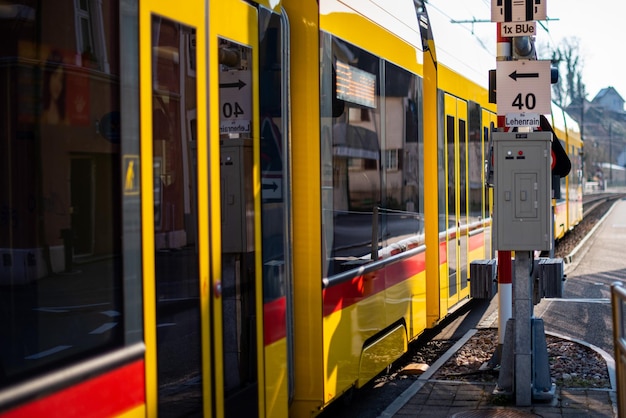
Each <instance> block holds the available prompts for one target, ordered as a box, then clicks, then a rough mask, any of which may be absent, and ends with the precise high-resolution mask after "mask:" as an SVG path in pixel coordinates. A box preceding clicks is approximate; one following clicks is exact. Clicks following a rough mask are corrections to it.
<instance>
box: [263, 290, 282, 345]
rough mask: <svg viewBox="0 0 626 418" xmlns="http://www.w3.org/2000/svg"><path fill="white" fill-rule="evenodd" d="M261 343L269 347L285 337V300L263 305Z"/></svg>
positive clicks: (279, 299)
mask: <svg viewBox="0 0 626 418" xmlns="http://www.w3.org/2000/svg"><path fill="white" fill-rule="evenodd" d="M263 316H264V318H263V323H264V326H263V341H264V343H265V345H270V344H272V343H274V342H276V341H278V340H281V339H283V338H286V337H287V298H285V297H284V296H283V297H280V298H278V299H274V300H273V301H271V302H267V303H264V304H263Z"/></svg>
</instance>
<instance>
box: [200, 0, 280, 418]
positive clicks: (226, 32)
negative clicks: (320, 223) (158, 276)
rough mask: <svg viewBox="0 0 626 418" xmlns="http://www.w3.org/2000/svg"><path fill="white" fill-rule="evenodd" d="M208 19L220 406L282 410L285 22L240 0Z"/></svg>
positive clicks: (220, 5) (252, 411)
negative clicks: (217, 220) (217, 209)
mask: <svg viewBox="0 0 626 418" xmlns="http://www.w3.org/2000/svg"><path fill="white" fill-rule="evenodd" d="M209 16H210V23H209V27H210V28H209V37H208V48H209V71H208V72H209V74H210V77H209V92H210V98H209V108H210V111H209V112H210V113H209V121H210V123H209V125H210V128H209V129H210V131H209V132H210V134H209V155H210V163H209V166H210V170H211V172H210V173H209V177H210V178H211V185H212V186H217V185H218V184H219V188H217V187H213V188H212V190H211V196H210V200H211V201H212V202H217V201H219V202H220V204H219V206H217V205H212V207H214V208H220V211H219V213H213V214H212V227H213V228H215V229H214V233H213V234H212V235H211V239H212V248H213V249H215V248H221V251H220V252H219V254H216V251H212V254H213V256H214V258H215V259H219V260H221V261H220V266H218V265H217V264H216V265H214V266H213V267H214V268H215V270H214V271H213V289H214V293H213V298H212V301H211V306H212V311H211V314H212V321H213V322H212V327H213V329H215V330H217V332H216V339H215V341H214V343H215V347H214V349H215V365H216V368H215V375H216V382H218V384H219V385H221V387H222V388H221V390H222V391H223V392H222V393H221V394H220V396H219V397H218V410H219V411H223V414H224V416H226V417H240V416H287V413H288V409H287V408H288V391H289V389H288V388H289V385H290V377H289V370H291V368H290V367H288V364H289V358H290V355H289V349H288V335H287V329H288V324H287V311H288V310H289V309H290V303H289V299H290V298H289V295H290V288H291V279H290V277H291V273H290V272H291V262H290V260H291V255H290V248H291V241H290V222H289V219H290V215H289V214H290V204H289V201H290V198H289V196H290V194H289V190H290V187H289V161H288V155H289V152H288V143H289V142H288V136H289V132H288V126H289V118H288V116H289V115H288V113H287V111H286V109H287V107H286V106H287V103H288V102H289V100H288V97H287V94H288V91H287V80H288V71H287V68H286V63H287V61H288V60H287V54H286V52H287V50H288V25H287V21H286V17H285V15H284V13H281V10H280V7H278V6H275V7H274V9H269V8H266V7H264V6H262V5H256V6H255V5H252V4H250V3H249V2H245V1H241V0H229V1H220V2H213V3H211V8H210V13H209ZM233 16H235V17H234V18H233ZM234 22H237V23H234ZM218 167H219V171H218V170H217V168H218ZM218 179H219V181H218ZM217 190H219V194H216V191H217ZM215 215H219V218H216V217H215ZM216 219H219V220H220V221H219V225H218V224H217V223H213V222H214V221H215V220H216ZM218 226H219V228H217V227H218ZM220 231H221V233H220V234H219V235H218V234H215V232H220ZM218 239H219V241H218ZM218 336H219V338H220V340H218ZM222 402H223V405H221V404H220V403H222Z"/></svg>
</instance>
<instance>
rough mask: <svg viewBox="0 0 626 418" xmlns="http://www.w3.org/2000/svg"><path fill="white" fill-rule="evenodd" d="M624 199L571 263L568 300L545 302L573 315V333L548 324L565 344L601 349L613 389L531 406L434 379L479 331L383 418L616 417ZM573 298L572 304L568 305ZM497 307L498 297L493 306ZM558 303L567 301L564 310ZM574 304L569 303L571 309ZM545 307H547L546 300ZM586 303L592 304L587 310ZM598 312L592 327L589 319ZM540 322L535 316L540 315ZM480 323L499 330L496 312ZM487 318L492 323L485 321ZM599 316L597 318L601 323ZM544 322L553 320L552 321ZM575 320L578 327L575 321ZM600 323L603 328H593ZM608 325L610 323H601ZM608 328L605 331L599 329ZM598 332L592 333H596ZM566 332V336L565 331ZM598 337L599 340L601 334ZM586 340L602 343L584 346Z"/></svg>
mask: <svg viewBox="0 0 626 418" xmlns="http://www.w3.org/2000/svg"><path fill="white" fill-rule="evenodd" d="M625 249H626V200H620V201H617V202H616V203H615V205H613V206H612V208H611V210H610V211H609V212H608V213H607V214H606V215H605V216H604V217H603V218H602V220H601V221H600V222H598V224H597V225H596V227H595V228H594V229H593V230H592V232H591V233H590V234H589V235H588V236H587V237H586V238H585V239H584V240H583V241H582V242H581V243H580V245H579V246H578V247H577V248H576V249H575V250H574V251H573V252H572V254H570V255H569V256H568V258H569V262H568V263H567V264H566V265H565V273H566V275H567V281H566V285H565V291H564V294H563V299H562V300H556V299H553V300H551V301H548V302H547V303H546V305H547V307H544V308H542V309H543V310H542V312H549V310H550V309H554V307H555V306H557V307H558V306H567V307H568V309H570V311H563V312H568V314H566V315H564V313H563V312H558V315H555V317H556V316H561V317H563V316H565V317H566V322H567V323H568V325H567V327H569V328H565V327H561V324H560V323H558V322H557V321H556V320H554V321H553V320H552V319H547V320H546V333H550V331H551V330H550V328H551V327H553V328H556V329H557V330H559V331H560V332H559V337H560V338H564V339H570V340H572V341H574V342H576V343H579V344H584V345H586V346H587V347H590V348H593V349H595V350H596V351H597V352H598V353H599V354H601V355H602V356H603V358H604V359H605V361H606V363H607V369H608V373H609V377H610V381H611V387H610V388H601V389H597V388H567V387H559V386H557V387H556V392H555V394H554V396H553V398H552V399H551V400H547V401H545V400H544V401H534V400H533V402H532V404H531V405H529V406H517V405H516V404H515V397H514V396H513V397H509V398H505V397H503V396H502V395H495V394H494V390H495V387H496V384H495V383H483V382H477V383H473V382H462V381H458V382H457V381H449V380H445V381H444V380H435V379H432V378H431V377H432V376H433V375H434V374H435V373H436V371H437V369H438V368H439V367H441V366H442V365H443V364H444V363H445V361H447V360H448V358H450V357H451V356H452V355H453V354H454V353H455V352H456V351H457V350H459V349H460V348H461V347H462V345H463V343H464V342H465V341H467V339H469V337H470V336H471V334H473V333H474V332H475V331H476V329H474V330H470V331H468V332H467V334H466V335H467V336H466V337H463V338H462V339H461V340H459V341H458V342H457V343H456V344H455V345H454V346H453V347H452V348H450V350H448V352H447V353H446V354H445V355H444V356H442V357H441V358H440V359H439V360H437V362H435V363H434V364H432V365H431V367H430V368H429V369H428V370H427V371H426V372H425V373H424V374H422V375H421V376H420V377H419V378H418V379H417V380H416V381H415V382H414V383H413V384H412V385H411V386H410V387H409V388H408V389H406V390H405V391H404V392H403V393H402V394H401V395H400V396H399V397H398V398H397V399H396V400H395V401H394V402H393V403H392V404H390V405H389V406H388V407H387V408H386V409H385V410H384V411H383V412H382V414H381V415H380V417H381V418H392V417H395V418H408V417H420V418H427V417H433V418H434V417H437V418H443V417H454V418H470V417H471V418H474V417H476V418H478V417H512V418H515V417H520V418H521V417H544V418H549V417H554V418H556V417H611V418H612V417H618V406H617V393H616V391H617V387H616V385H617V383H616V378H615V362H614V360H613V356H614V351H613V344H612V340H611V336H612V329H607V328H610V323H611V321H612V320H611V306H610V284H611V283H614V282H615V281H622V282H626V256H625V254H626V253H625ZM579 295H591V296H592V297H594V298H595V299H591V298H590V299H581V298H578V297H577V296H579ZM568 298H569V300H568ZM494 301H495V303H497V295H496V297H495V298H494V299H493V300H492V303H494ZM559 301H561V303H560V305H559ZM568 302H570V303H568ZM542 303H543V301H542ZM586 304H589V306H591V305H593V306H591V307H589V306H587V305H586ZM589 312H593V316H594V318H593V320H590V321H587V320H586V319H585V315H588V314H589ZM534 314H535V316H536V315H537V312H536V311H535V313H534ZM485 315H486V316H485V317H484V318H482V319H481V321H480V323H479V324H477V326H476V327H477V328H480V327H489V326H495V327H497V326H498V325H497V309H496V310H495V313H494V311H493V310H491V312H486V313H485ZM487 315H488V316H487ZM596 317H599V318H596ZM546 318H550V316H549V315H546ZM572 318H576V319H577V320H573V321H572ZM595 321H598V322H595ZM602 321H604V322H602ZM602 323H603V324H607V323H608V324H609V326H606V325H605V326H601V325H598V324H602ZM590 328H593V330H590ZM563 329H567V330H568V331H567V332H564V331H563ZM596 332H599V334H596ZM581 336H582V337H584V336H588V337H589V339H593V340H597V341H600V342H601V345H602V346H603V347H604V348H605V349H602V348H600V347H599V346H598V345H596V344H597V342H596V341H591V342H589V341H585V339H584V338H581Z"/></svg>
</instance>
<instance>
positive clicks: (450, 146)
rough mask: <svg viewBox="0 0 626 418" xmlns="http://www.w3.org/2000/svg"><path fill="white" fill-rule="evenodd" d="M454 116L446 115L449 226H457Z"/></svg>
mask: <svg viewBox="0 0 626 418" xmlns="http://www.w3.org/2000/svg"><path fill="white" fill-rule="evenodd" d="M454 122H455V121H454V116H450V115H447V116H446V145H447V147H446V150H447V152H446V156H447V160H446V167H447V169H448V176H447V179H448V185H447V190H446V192H447V196H448V226H449V227H454V226H456V221H457V220H456V177H455V170H454V159H455V157H454V156H455V148H454V125H455V123H454Z"/></svg>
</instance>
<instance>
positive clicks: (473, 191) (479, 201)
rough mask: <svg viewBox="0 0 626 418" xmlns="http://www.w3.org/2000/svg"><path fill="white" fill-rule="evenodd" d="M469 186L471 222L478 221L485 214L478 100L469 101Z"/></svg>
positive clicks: (480, 122)
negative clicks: (483, 212)
mask: <svg viewBox="0 0 626 418" xmlns="http://www.w3.org/2000/svg"><path fill="white" fill-rule="evenodd" d="M468 112H469V120H468V131H469V141H468V144H467V146H468V153H467V155H468V161H467V170H468V186H469V222H470V223H472V222H476V221H478V220H480V219H481V218H482V216H483V214H482V211H483V209H482V208H483V181H482V180H483V169H484V167H483V163H482V161H483V155H482V152H483V151H482V150H483V143H482V120H481V112H482V110H481V107H480V105H479V104H478V103H476V102H472V101H470V102H468Z"/></svg>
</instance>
